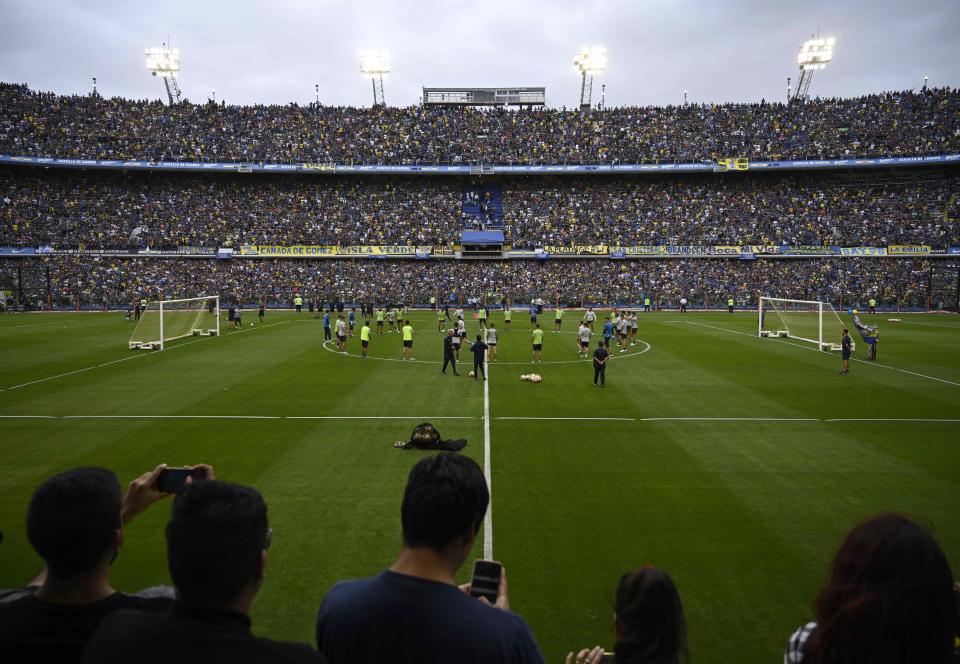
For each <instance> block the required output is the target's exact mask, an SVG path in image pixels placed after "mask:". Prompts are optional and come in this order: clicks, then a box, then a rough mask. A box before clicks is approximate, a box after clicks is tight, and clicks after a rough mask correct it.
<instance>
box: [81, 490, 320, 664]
mask: <svg viewBox="0 0 960 664" xmlns="http://www.w3.org/2000/svg"><path fill="white" fill-rule="evenodd" d="M271 536H272V531H271V530H270V528H268V527H267V506H266V504H265V503H264V502H263V498H262V497H261V495H260V494H259V493H258V492H257V491H255V490H253V489H250V488H247V487H243V486H239V485H236V484H228V483H227V482H218V481H215V480H214V481H203V482H197V483H196V484H193V485H191V486H188V487H186V488H185V489H184V490H183V491H182V492H181V493H179V494H177V497H176V499H175V500H174V502H173V510H172V514H171V517H170V523H169V524H168V525H167V563H168V565H169V567H170V576H171V577H172V578H173V582H174V584H175V585H176V587H177V596H178V597H177V601H176V603H175V604H174V605H173V608H172V609H171V610H170V611H167V612H163V613H159V614H157V613H154V614H150V613H144V612H141V611H118V612H117V613H114V614H113V615H111V616H110V617H109V618H107V619H106V620H104V621H103V623H102V624H101V625H100V628H99V629H98V630H97V632H96V633H95V634H94V635H93V637H92V638H91V639H90V642H89V643H88V644H87V649H86V651H85V652H84V656H83V660H82V662H83V664H113V663H116V664H127V663H128V662H136V663H137V664H171V663H172V662H176V664H201V663H202V664H207V663H209V662H230V663H231V664H246V663H248V662H249V663H251V664H252V663H253V662H257V663H262V662H272V663H274V664H286V663H290V664H299V663H301V662H302V663H303V664H316V663H320V662H324V661H325V660H324V659H323V658H322V657H321V656H320V655H318V654H317V653H316V652H315V651H314V650H313V649H312V648H310V646H307V645H304V644H295V643H283V642H280V641H272V640H270V639H265V638H260V637H257V636H254V635H253V634H252V633H251V631H250V618H249V615H248V614H249V611H250V606H251V605H252V604H253V600H254V598H255V597H256V595H257V592H258V591H259V590H260V587H261V585H262V584H263V579H264V570H265V567H266V564H267V549H268V548H269V547H270V540H271Z"/></svg>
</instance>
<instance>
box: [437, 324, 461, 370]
mask: <svg viewBox="0 0 960 664" xmlns="http://www.w3.org/2000/svg"><path fill="white" fill-rule="evenodd" d="M453 340H454V335H453V330H452V329H450V330H447V336H445V337H444V338H443V368H441V369H440V373H442V374H444V375H446V373H447V365H448V364H452V365H453V375H454V376H459V375H460V374H458V373H457V358H456V356H455V355H454V350H455V349H454V347H453ZM457 341H458V342H459V341H460V339H459V338H457Z"/></svg>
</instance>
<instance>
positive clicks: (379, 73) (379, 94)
mask: <svg viewBox="0 0 960 664" xmlns="http://www.w3.org/2000/svg"><path fill="white" fill-rule="evenodd" d="M360 73H361V74H363V75H364V76H368V77H369V78H370V83H371V84H372V85H373V105H374V106H386V105H387V102H386V101H384V99H383V76H384V74H389V73H390V54H389V53H387V52H386V51H381V50H367V51H360Z"/></svg>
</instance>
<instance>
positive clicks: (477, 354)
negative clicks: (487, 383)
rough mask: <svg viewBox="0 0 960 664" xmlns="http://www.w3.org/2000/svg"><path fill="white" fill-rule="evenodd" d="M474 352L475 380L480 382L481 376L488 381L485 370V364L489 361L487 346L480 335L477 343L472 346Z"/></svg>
mask: <svg viewBox="0 0 960 664" xmlns="http://www.w3.org/2000/svg"><path fill="white" fill-rule="evenodd" d="M470 350H471V351H473V379H474V380H479V379H480V376H483V379H484V380H486V379H487V373H486V372H485V371H484V370H483V364H484V362H486V359H487V344H485V343H483V338H482V337H481V336H480V335H479V334H478V335H477V341H476V342H475V343H474V344H473V345H471V346H470Z"/></svg>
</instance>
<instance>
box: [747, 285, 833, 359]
mask: <svg viewBox="0 0 960 664" xmlns="http://www.w3.org/2000/svg"><path fill="white" fill-rule="evenodd" d="M843 328H844V324H843V321H841V320H840V316H839V315H838V314H837V312H836V310H835V309H834V308H833V306H832V305H831V304H830V303H829V302H815V301H811V300H788V299H783V298H777V297H761V298H760V307H759V320H758V322H757V335H758V336H761V337H774V338H775V337H789V338H790V339H797V340H799V341H806V342H809V343H812V344H815V345H816V347H817V348H819V349H820V350H840V336H841V330H842V329H843Z"/></svg>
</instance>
